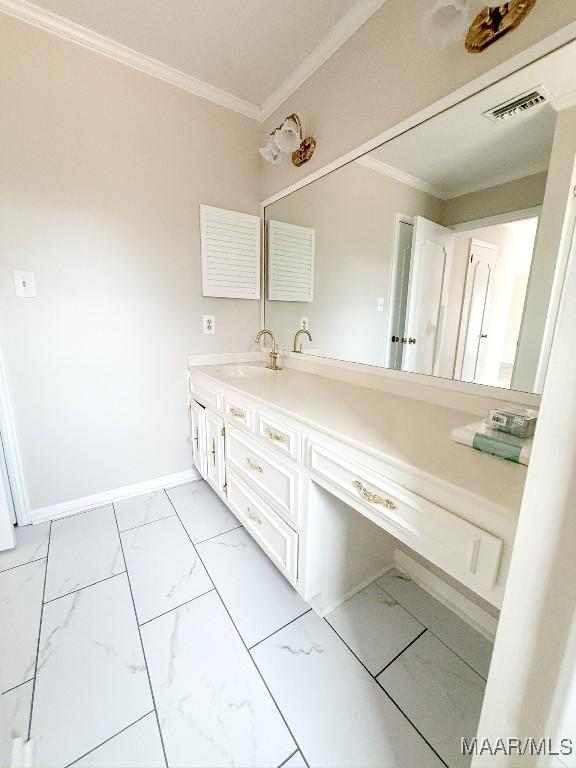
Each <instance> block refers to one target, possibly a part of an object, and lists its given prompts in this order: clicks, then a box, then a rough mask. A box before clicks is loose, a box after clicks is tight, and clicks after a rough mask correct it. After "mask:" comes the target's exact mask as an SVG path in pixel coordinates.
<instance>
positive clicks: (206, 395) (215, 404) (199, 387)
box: [190, 381, 222, 411]
mask: <svg viewBox="0 0 576 768" xmlns="http://www.w3.org/2000/svg"><path fill="white" fill-rule="evenodd" d="M190 392H191V393H192V397H193V398H194V400H197V401H198V402H199V403H200V404H201V405H205V406H211V407H212V408H214V409H215V410H216V411H221V410H222V395H221V394H220V392H217V391H216V390H214V389H211V388H210V387H205V386H204V385H203V384H197V383H196V382H195V381H191V382H190Z"/></svg>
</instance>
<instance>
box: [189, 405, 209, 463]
mask: <svg viewBox="0 0 576 768" xmlns="http://www.w3.org/2000/svg"><path fill="white" fill-rule="evenodd" d="M190 428H191V438H190V439H191V441H192V456H193V458H194V465H195V467H196V469H197V470H198V472H200V474H201V475H202V477H204V478H205V477H206V424H205V418H204V408H202V406H201V405H198V403H197V402H196V401H195V400H192V403H191V405H190Z"/></svg>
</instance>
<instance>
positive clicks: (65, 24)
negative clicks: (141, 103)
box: [0, 0, 261, 120]
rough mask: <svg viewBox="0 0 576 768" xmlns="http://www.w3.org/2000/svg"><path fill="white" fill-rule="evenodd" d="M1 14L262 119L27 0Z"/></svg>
mask: <svg viewBox="0 0 576 768" xmlns="http://www.w3.org/2000/svg"><path fill="white" fill-rule="evenodd" d="M0 11H2V12H3V13H6V14H8V15H10V16H14V17H16V18H17V19H20V20H21V21H26V22H28V23H29V24H33V25H34V26H36V27H40V28H41V29H44V30H46V31H47V32H51V33H52V34H54V35H58V37H62V38H64V39H65V40H70V41H71V42H73V43H77V44H78V45H81V46H83V47H84V48H89V49H90V50H92V51H96V53H100V54H102V55H103V56H107V57H108V58H111V59H115V60H116V61H119V62H121V63H122V64H126V65H127V66H129V67H132V69H137V70H139V71H140V72H145V73H146V74H147V75H151V76H152V77H156V78H157V79H158V80H163V81H164V82H166V83H170V84H171V85H175V86H176V87H177V88H181V89H182V90H184V91H188V93H193V94H194V95H195V96H200V97H201V98H203V99H207V100H208V101H212V102H214V103H215V104H219V105H220V106H221V107H226V108H227V109H231V110H233V111H234V112H240V114H242V115H246V116H247V117H251V118H253V119H255V120H260V119H261V117H260V108H259V107H258V106H257V105H256V104H251V103H250V102H249V101H245V100H244V99H240V98H238V97H237V96H234V95H233V94H232V93H229V92H228V91H223V90H222V89H220V88H216V87H215V86H213V85H210V83H206V82H204V81H203V80H198V79H197V78H195V77H192V76H191V75H187V74H185V73H184V72H181V71H180V70H178V69H174V67H170V66H168V65H167V64H162V62H160V61H157V60H156V59H153V58H151V57H150V56H146V55H145V54H143V53H138V51H134V50H132V48H128V47H127V46H125V45H122V44H121V43H117V42H115V41H114V40H110V39H109V38H108V37H104V35H100V34H98V33H97V32H92V31H91V30H89V29H86V27H83V26H81V25H80V24H76V23H75V22H73V21H69V20H68V19H65V18H63V17H62V16H58V15H57V14H56V13H52V12H51V11H46V10H44V9H43V8H39V7H38V6H37V5H33V4H32V3H29V2H27V1H26V0H0Z"/></svg>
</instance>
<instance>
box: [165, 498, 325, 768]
mask: <svg viewBox="0 0 576 768" xmlns="http://www.w3.org/2000/svg"><path fill="white" fill-rule="evenodd" d="M166 495H167V496H168V494H166ZM168 498H169V499H170V497H169V496H168ZM170 503H171V504H172V506H173V507H174V511H175V512H176V517H177V518H178V520H180V525H181V526H182V528H183V529H184V531H185V533H186V535H187V536H188V538H189V539H190V543H191V544H192V547H193V548H194V551H195V552H196V556H197V557H198V559H199V560H200V562H201V563H202V566H203V568H204V570H205V571H206V573H207V574H208V577H209V579H210V581H211V582H212V584H214V581H213V579H212V576H210V572H209V571H208V569H207V568H206V566H205V564H204V561H203V560H202V557H201V555H200V553H199V552H198V550H197V549H196V547H195V546H194V542H193V541H192V537H191V536H190V534H189V533H188V531H187V530H186V527H185V526H184V523H183V522H182V520H181V519H180V515H179V514H178V510H177V509H176V507H175V506H174V503H173V501H172V499H170ZM214 591H215V592H216V594H217V595H218V599H219V600H220V602H221V603H222V607H223V608H224V610H225V611H226V613H227V614H228V618H229V619H230V621H231V623H232V626H233V627H234V629H235V630H236V633H237V634H238V637H239V638H240V642H241V643H242V645H243V646H244V648H245V649H246V653H247V654H248V658H249V659H250V661H251V662H252V664H253V665H254V668H255V669H256V671H257V673H258V675H259V676H260V679H261V680H262V683H263V684H264V687H265V688H266V690H267V691H268V695H269V696H270V698H271V699H272V702H273V703H274V706H275V707H276V709H277V710H278V714H279V715H280V717H281V718H282V721H283V722H284V725H285V726H286V729H287V730H288V733H289V734H290V736H291V737H292V740H293V742H294V744H295V745H296V751H297V752H300V754H301V755H302V759H303V760H304V762H305V763H306V765H307V766H308V768H310V766H309V763H308V761H307V760H306V757H305V755H304V752H303V751H302V749H301V748H300V745H299V744H298V742H297V741H296V737H295V736H294V734H293V732H292V729H291V728H290V726H289V725H288V721H287V720H286V718H285V717H284V713H283V712H282V710H281V709H280V707H279V706H278V702H277V701H276V699H275V698H274V696H273V695H272V691H271V690H270V688H269V687H268V683H267V682H266V680H265V679H264V675H263V674H262V672H261V671H260V669H259V667H258V665H257V664H256V662H255V661H254V658H253V657H252V654H251V653H250V650H249V649H248V646H247V645H246V643H245V642H244V638H243V637H242V635H241V634H240V630H239V629H238V627H237V626H236V623H235V621H234V619H233V618H232V616H231V614H230V611H229V610H228V607H227V605H226V603H225V602H224V600H223V598H222V595H221V594H220V592H219V590H218V587H217V586H216V584H214Z"/></svg>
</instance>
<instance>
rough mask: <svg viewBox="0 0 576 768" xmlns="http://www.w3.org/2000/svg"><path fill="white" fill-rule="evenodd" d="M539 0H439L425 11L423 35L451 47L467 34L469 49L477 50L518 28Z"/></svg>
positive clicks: (438, 43) (476, 51)
mask: <svg viewBox="0 0 576 768" xmlns="http://www.w3.org/2000/svg"><path fill="white" fill-rule="evenodd" d="M535 4H536V0H509V1H508V2H503V0H436V1H435V2H434V4H433V5H432V7H431V8H430V10H429V11H428V12H427V13H426V14H424V17H423V29H424V34H425V35H426V37H427V38H428V40H430V42H432V43H434V44H435V45H440V46H448V45H451V44H452V43H455V42H457V41H458V40H460V39H461V38H462V37H464V36H466V35H467V36H466V49H467V50H468V51H469V52H470V53H478V52H479V51H482V50H483V49H484V48H486V47H487V46H488V45H490V44H491V43H493V42H494V41H495V40H498V38H500V37H502V36H503V35H505V34H506V33H507V32H510V31H511V30H513V29H515V28H516V27H517V26H518V25H519V24H520V23H521V22H522V21H523V20H524V19H525V18H526V16H527V15H528V13H529V12H530V11H531V10H532V8H533V7H534V5H535Z"/></svg>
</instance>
